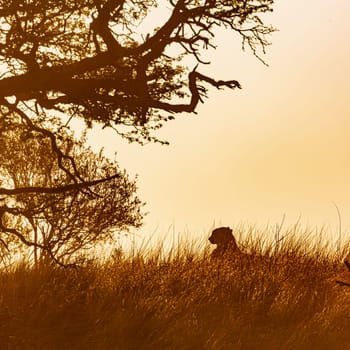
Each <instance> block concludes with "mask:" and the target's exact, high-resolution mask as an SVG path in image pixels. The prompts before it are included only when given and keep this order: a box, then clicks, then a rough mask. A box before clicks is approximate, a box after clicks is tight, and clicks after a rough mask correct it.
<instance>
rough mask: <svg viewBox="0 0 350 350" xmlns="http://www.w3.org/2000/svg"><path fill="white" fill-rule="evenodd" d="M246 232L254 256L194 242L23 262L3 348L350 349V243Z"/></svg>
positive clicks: (1, 314)
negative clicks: (81, 260) (227, 257)
mask: <svg viewBox="0 0 350 350" xmlns="http://www.w3.org/2000/svg"><path fill="white" fill-rule="evenodd" d="M246 237H248V238H246V239H245V240H244V241H242V242H241V244H242V245H244V247H245V249H246V251H249V253H250V254H252V256H251V258H245V259H233V260H231V261H222V260H221V261H220V260H218V261H212V260H210V254H209V248H207V249H201V250H200V251H196V250H195V248H194V246H192V245H190V244H188V245H186V244H185V245H182V246H179V247H177V248H176V249H173V250H171V251H170V252H168V253H167V254H163V253H162V251H161V250H160V249H158V250H157V249H155V250H154V251H153V252H147V254H146V253H145V252H144V251H142V250H141V251H138V252H136V253H134V254H133V255H132V254H130V255H128V256H124V255H123V253H122V252H120V251H119V252H118V251H117V252H115V253H114V255H113V256H112V257H110V258H108V259H105V260H104V261H97V260H96V261H90V262H86V263H85V264H84V265H83V266H81V267H79V268H76V269H63V268H60V267H53V266H38V267H35V268H34V267H31V266H30V265H29V264H27V263H25V262H21V263H17V264H16V265H15V266H12V267H11V268H8V269H7V270H3V271H2V272H1V273H0V349H4V350H13V349H23V350H26V349H33V350H41V349H42V350H49V349H50V350H51V349H52V350H54V349H57V350H64V349H86V350H88V349H91V350H92V349H94V350H95V349H96V350H107V349H108V350H109V349H110V350H112V349H113V350H114V349H121V350H124V349H125V350H128V349H135V350H136V349H153V350H154V349H247V350H249V349H269V350H274V349H276V350H277V349H307V350H309V349H318V350H321V349H325V350H326V349H327V350H328V349H350V287H347V286H340V285H339V284H337V283H335V280H336V279H337V278H338V277H339V276H343V277H344V276H345V278H346V274H347V273H348V274H349V276H350V272H349V271H346V267H345V266H344V265H343V264H342V262H341V259H342V257H344V256H345V253H346V252H347V251H349V244H343V246H342V249H341V250H338V251H336V252H334V250H332V249H331V248H329V247H328V246H327V244H323V243H322V239H320V240H318V241H317V242H316V241H315V239H311V238H310V237H309V236H308V235H307V232H306V233H305V235H304V237H302V238H297V237H296V236H295V235H289V238H288V239H285V240H283V244H279V245H278V247H277V245H276V244H273V243H271V244H265V243H264V242H263V240H262V239H255V240H253V239H251V237H250V238H249V235H247V236H246ZM315 242H316V243H315ZM337 276H338V277H337Z"/></svg>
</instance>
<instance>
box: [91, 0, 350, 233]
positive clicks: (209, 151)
mask: <svg viewBox="0 0 350 350" xmlns="http://www.w3.org/2000/svg"><path fill="white" fill-rule="evenodd" d="M276 3H277V4H276V5H275V12H274V13H273V14H272V15H271V16H270V17H269V22H270V23H271V24H272V25H274V26H275V27H277V28H278V30H279V31H278V32H276V33H275V34H273V36H272V37H271V41H272V46H270V47H269V48H268V53H267V55H266V56H265V57H264V58H265V60H266V61H267V63H268V64H269V67H265V66H264V65H262V64H261V63H260V62H259V61H258V60H257V59H256V58H254V57H253V55H252V54H251V53H250V52H249V51H248V50H247V51H246V52H241V50H240V42H239V41H237V39H235V37H234V36H232V35H231V33H224V34H221V35H220V37H218V38H217V42H218V45H219V46H218V48H217V50H216V52H214V53H212V52H211V53H208V57H210V58H211V59H212V64H211V66H210V67H200V68H199V69H198V70H200V71H201V72H204V73H210V74H211V75H212V76H213V77H216V78H218V79H219V78H220V79H237V80H239V81H240V82H241V84H242V86H243V89H242V90H240V91H238V90H235V91H219V92H218V91H215V90H214V89H210V91H209V96H210V98H209V100H207V101H206V103H205V104H204V105H201V106H200V107H199V108H198V115H197V116H194V115H182V116H178V117H177V119H176V121H173V122H171V123H169V124H168V125H167V126H166V127H165V128H164V129H163V130H162V131H161V132H160V134H159V135H160V136H162V137H165V138H166V139H167V140H168V141H170V143H171V144H170V146H159V145H147V146H144V147H141V146H138V145H129V144H127V142H124V141H120V140H119V139H118V137H117V136H116V135H115V134H113V133H112V132H104V133H102V132H99V131H98V130H94V137H93V141H92V142H93V144H98V145H99V146H104V147H105V149H106V153H107V154H113V153H114V152H115V151H116V152H117V154H118V156H117V160H118V161H119V162H120V165H121V167H125V168H126V169H127V170H128V172H129V173H131V174H138V175H139V180H138V184H139V194H140V197H141V198H142V199H143V200H144V201H146V202H147V207H146V210H147V211H149V212H150V214H149V215H148V216H147V217H146V218H145V226H144V227H143V228H142V229H141V231H140V235H141V236H147V235H149V234H151V233H153V232H156V234H157V235H160V236H162V235H163V234H165V233H166V232H167V231H168V229H169V227H170V226H171V225H172V224H175V229H174V228H173V227H172V228H171V230H172V231H176V233H178V232H179V233H181V234H186V233H188V234H190V235H203V234H207V233H208V232H209V230H210V229H211V228H212V227H213V225H216V226H218V225H225V226H235V225H237V224H239V223H241V222H243V223H251V224H257V225H262V226H264V225H266V224H267V223H271V224H275V223H277V222H280V221H281V219H282V217H283V215H284V214H285V215H286V221H287V223H291V224H293V223H295V222H296V221H297V220H298V218H299V217H300V216H301V223H302V224H303V225H310V226H312V227H314V226H318V227H320V226H322V225H329V229H330V232H331V233H333V234H334V235H335V234H336V233H337V231H338V217H337V212H336V209H335V206H334V204H333V203H336V205H337V206H338V207H339V209H340V212H341V216H342V226H343V227H342V230H343V234H344V236H345V235H347V236H348V237H349V235H350V88H349V84H350V83H349V79H350V22H349V18H348V16H349V14H350V1H349V0H332V1H329V0H308V1H305V0H279V1H276Z"/></svg>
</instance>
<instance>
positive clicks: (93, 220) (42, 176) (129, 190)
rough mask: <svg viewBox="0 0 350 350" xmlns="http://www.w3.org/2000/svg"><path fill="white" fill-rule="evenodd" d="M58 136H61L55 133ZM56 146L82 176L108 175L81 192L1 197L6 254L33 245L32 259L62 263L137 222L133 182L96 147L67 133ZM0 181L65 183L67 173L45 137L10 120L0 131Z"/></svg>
mask: <svg viewBox="0 0 350 350" xmlns="http://www.w3.org/2000/svg"><path fill="white" fill-rule="evenodd" d="M61 134H62V135H66V134H65V133H63V132H61ZM60 142H61V144H60V147H61V149H63V150H64V151H65V152H66V153H68V152H69V153H71V154H72V155H73V156H74V159H75V164H76V166H77V167H78V169H79V173H80V174H82V176H84V178H85V179H87V181H89V178H91V177H93V176H99V177H101V178H109V177H110V174H118V176H117V177H113V179H112V180H109V181H103V182H100V183H98V184H95V185H94V186H91V187H89V188H88V189H86V190H84V191H82V190H77V189H71V190H68V191H64V192H62V191H61V192H58V193H40V192H39V193H20V194H17V195H12V196H5V197H3V198H1V206H0V218H1V220H0V238H1V243H2V247H6V248H7V249H8V250H9V251H10V252H11V253H13V252H16V250H17V249H18V248H22V247H23V246H24V247H29V248H33V251H34V261H35V263H38V262H40V261H47V260H51V261H52V260H53V261H54V262H56V263H58V264H60V265H65V266H67V265H68V264H69V263H72V262H73V263H74V259H75V258H77V255H78V254H81V253H82V251H83V250H86V249H89V248H92V247H95V246H96V245H97V244H99V243H104V242H110V241H111V240H113V239H114V236H115V235H116V234H118V233H119V232H120V231H127V230H128V229H129V228H130V227H138V226H140V224H141V219H142V213H141V207H142V203H141V202H140V200H139V199H138V198H137V196H136V194H135V191H136V185H135V181H131V180H129V178H128V177H127V175H126V173H125V171H124V172H123V171H121V170H119V169H118V167H117V165H116V164H115V163H113V162H111V161H110V160H108V159H107V158H105V157H104V156H103V154H102V152H100V153H99V154H95V153H93V152H92V151H91V150H90V149H89V148H86V147H85V146H84V139H82V140H80V141H74V142H73V138H72V136H71V135H68V134H67V135H66V138H64V139H61V141H60ZM0 149H1V153H0V184H1V183H5V184H7V185H8V186H10V187H12V188H14V189H17V188H23V187H27V188H29V187H38V186H39V187H40V186H41V187H46V188H55V187H59V186H60V185H61V184H65V183H66V182H67V177H68V175H67V173H65V172H64V171H62V169H61V168H60V167H59V166H58V164H57V162H55V157H54V156H53V153H54V151H53V150H52V148H51V147H50V144H49V143H48V140H47V139H45V138H40V134H39V135H38V134H37V133H36V132H35V131H32V130H30V129H29V128H23V126H22V125H20V124H19V125H14V124H13V125H12V126H11V128H8V129H7V130H6V131H5V130H3V131H2V132H0Z"/></svg>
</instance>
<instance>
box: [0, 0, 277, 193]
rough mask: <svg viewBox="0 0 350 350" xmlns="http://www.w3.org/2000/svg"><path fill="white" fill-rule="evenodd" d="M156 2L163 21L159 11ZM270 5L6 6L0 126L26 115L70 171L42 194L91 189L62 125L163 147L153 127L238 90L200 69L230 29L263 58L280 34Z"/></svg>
mask: <svg viewBox="0 0 350 350" xmlns="http://www.w3.org/2000/svg"><path fill="white" fill-rule="evenodd" d="M158 6H162V7H164V8H165V10H164V11H165V12H162V13H163V14H164V13H167V15H164V18H159V16H157V15H154V11H155V9H156V8H157V7H158ZM272 6H273V0H161V1H157V0H146V1H144V0H142V1H141V0H80V1H72V0H0V71H1V72H2V74H1V78H0V128H1V127H6V125H10V124H11V122H12V118H13V116H17V117H19V118H20V119H21V122H22V123H23V124H24V125H25V126H26V127H29V128H31V129H32V130H35V131H36V132H37V133H39V134H41V135H42V136H43V137H45V138H47V139H48V140H49V141H50V143H51V145H52V147H53V150H54V152H55V154H56V158H57V161H58V164H59V166H60V167H61V168H62V169H64V170H65V171H66V172H67V174H69V179H68V182H67V183H66V184H62V186H61V187H60V188H54V189H52V188H51V189H47V188H46V189H43V188H36V189H34V190H35V191H56V192H57V191H63V190H67V187H65V186H73V187H74V188H76V189H77V188H84V187H87V186H89V185H90V184H88V183H86V179H84V178H82V177H81V176H80V174H79V172H78V170H77V169H76V167H75V166H74V161H73V159H70V158H69V157H70V156H69V155H66V154H64V153H63V152H62V151H61V150H60V149H59V147H58V146H57V138H58V137H59V134H60V128H61V126H62V123H63V124H65V123H66V124H65V125H68V124H69V122H70V121H71V120H72V119H73V118H80V119H82V120H84V121H85V123H86V125H87V126H88V127H92V126H93V125H94V123H98V124H100V125H101V126H103V127H111V128H113V129H115V131H116V133H118V134H120V135H122V136H123V137H125V138H127V139H128V140H129V141H138V142H140V143H144V142H149V141H159V142H163V141H160V140H158V139H157V136H156V135H155V134H154V131H155V130H156V129H158V128H160V127H161V126H162V124H163V123H164V122H166V121H168V120H170V119H173V118H174V114H177V113H181V112H187V113H191V112H195V110H196V107H197V105H198V103H199V102H200V101H201V102H203V98H204V97H205V96H206V92H207V86H209V85H212V86H214V87H216V88H221V87H227V88H231V89H234V88H240V83H239V82H238V81H236V80H221V79H222V77H218V79H217V78H216V77H209V76H206V75H204V74H202V73H200V66H201V65H202V64H204V63H206V62H204V61H205V60H204V58H202V56H203V55H202V54H203V52H204V51H205V50H206V49H207V48H209V47H214V44H215V43H214V39H215V34H216V30H217V29H218V28H219V27H223V28H226V29H227V30H228V31H231V32H232V33H233V34H236V35H237V36H239V37H241V39H242V44H243V47H245V46H247V47H249V48H250V49H251V50H252V51H253V54H255V55H256V56H257V57H260V56H259V53H264V51H265V47H266V46H267V45H268V44H269V43H268V41H267V39H266V36H267V35H269V34H270V33H271V32H272V31H273V28H272V27H270V26H267V25H265V24H264V22H263V20H262V17H261V16H263V15H264V14H265V13H267V12H270V11H272ZM166 11H167V12H166ZM158 22H159V23H158ZM154 23H155V24H154ZM227 45H229V43H227ZM58 119H59V120H61V121H62V120H65V121H64V122H62V123H61V124H60V123H58V122H57V120H58ZM95 180H96V181H102V180H103V179H97V178H96V179H93V180H91V181H95ZM69 189H71V188H70V187H69V188H68V190H69ZM10 190H13V189H6V188H1V189H0V195H1V194H4V193H7V192H6V191H10ZM20 191H22V192H25V191H33V189H30V188H29V189H28V188H26V189H24V188H23V189H20V188H19V189H17V192H20Z"/></svg>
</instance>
